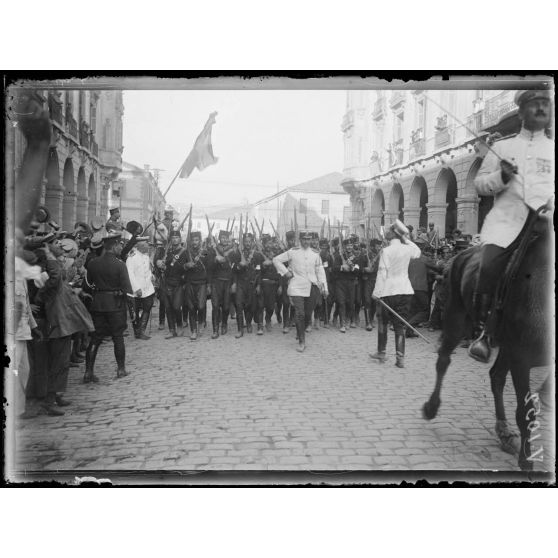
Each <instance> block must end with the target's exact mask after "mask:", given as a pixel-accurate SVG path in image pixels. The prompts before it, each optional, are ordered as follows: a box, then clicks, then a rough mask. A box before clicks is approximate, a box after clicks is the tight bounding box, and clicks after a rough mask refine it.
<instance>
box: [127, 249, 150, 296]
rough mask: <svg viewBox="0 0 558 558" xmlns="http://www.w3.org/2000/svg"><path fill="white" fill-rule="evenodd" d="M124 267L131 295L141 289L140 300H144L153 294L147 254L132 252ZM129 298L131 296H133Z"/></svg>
mask: <svg viewBox="0 0 558 558" xmlns="http://www.w3.org/2000/svg"><path fill="white" fill-rule="evenodd" d="M126 267H127V268H128V275H129V276H130V285H132V293H135V292H136V291H137V290H138V289H141V298H146V297H148V296H150V295H152V294H153V293H154V292H155V287H154V286H153V282H152V281H151V262H150V260H149V256H148V255H147V254H142V253H141V252H140V251H139V250H134V251H133V252H132V253H131V254H130V255H129V256H128V259H127V260H126ZM130 296H133V294H132V295H130Z"/></svg>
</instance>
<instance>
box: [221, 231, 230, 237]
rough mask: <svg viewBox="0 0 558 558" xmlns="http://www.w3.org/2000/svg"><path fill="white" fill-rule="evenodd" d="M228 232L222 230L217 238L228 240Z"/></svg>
mask: <svg viewBox="0 0 558 558" xmlns="http://www.w3.org/2000/svg"><path fill="white" fill-rule="evenodd" d="M229 236H230V232H229V231H226V230H224V229H222V230H220V231H219V238H229Z"/></svg>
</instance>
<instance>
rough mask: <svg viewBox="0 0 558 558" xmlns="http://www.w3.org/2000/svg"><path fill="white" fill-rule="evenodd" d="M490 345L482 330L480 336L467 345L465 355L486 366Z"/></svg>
mask: <svg viewBox="0 0 558 558" xmlns="http://www.w3.org/2000/svg"><path fill="white" fill-rule="evenodd" d="M490 352H491V351H490V343H489V341H488V336H487V335H486V333H485V331H484V330H483V331H482V332H481V334H480V335H479V336H478V337H477V338H476V339H475V340H474V341H473V342H472V343H471V344H470V345H469V348H468V349H467V353H468V354H469V356H470V357H471V358H474V359H475V360H477V361H478V362H482V363H484V364H486V363H487V362H488V361H489V360H490Z"/></svg>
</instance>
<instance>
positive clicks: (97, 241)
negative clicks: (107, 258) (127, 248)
mask: <svg viewBox="0 0 558 558" xmlns="http://www.w3.org/2000/svg"><path fill="white" fill-rule="evenodd" d="M105 234H106V232H103V231H97V232H96V233H95V234H94V235H93V236H92V237H91V248H93V250H96V249H97V248H101V246H102V245H103V238H104V236H105Z"/></svg>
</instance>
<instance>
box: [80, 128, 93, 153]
mask: <svg viewBox="0 0 558 558" xmlns="http://www.w3.org/2000/svg"><path fill="white" fill-rule="evenodd" d="M90 140H91V137H90V135H89V132H88V131H87V130H85V129H84V128H81V129H80V131H79V143H80V144H81V145H82V146H83V147H85V148H86V149H90Z"/></svg>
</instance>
